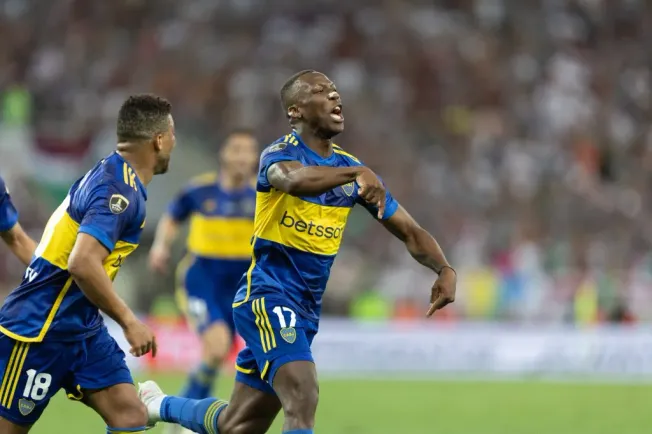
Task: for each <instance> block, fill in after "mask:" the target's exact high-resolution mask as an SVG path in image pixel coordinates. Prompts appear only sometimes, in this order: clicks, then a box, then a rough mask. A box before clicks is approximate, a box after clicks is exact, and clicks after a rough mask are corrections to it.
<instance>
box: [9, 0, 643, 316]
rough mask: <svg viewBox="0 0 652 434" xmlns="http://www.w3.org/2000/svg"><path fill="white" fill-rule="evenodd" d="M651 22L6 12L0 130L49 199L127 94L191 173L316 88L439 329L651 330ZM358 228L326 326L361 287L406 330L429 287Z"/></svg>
mask: <svg viewBox="0 0 652 434" xmlns="http://www.w3.org/2000/svg"><path fill="white" fill-rule="evenodd" d="M55 3H56V5H55ZM651 24H652V6H650V4H649V2H645V1H644V0H627V1H619V2H611V1H607V0H554V1H553V0H533V1H530V2H521V1H518V0H466V1H444V0H439V1H436V0H435V1H433V0H428V1H425V0H413V1H398V0H385V1H382V2H372V1H368V0H357V1H351V2H345V3H342V2H335V1H334V0H322V1H317V2H308V3H300V4H299V3H297V2H294V1H289V0H282V1H274V2H267V1H263V0H246V1H244V0H222V1H213V0H187V1H184V2H179V1H173V0H158V1H149V0H115V1H111V2H88V1H83V0H67V1H59V2H33V1H28V0H6V1H4V2H1V3H0V38H1V39H2V41H3V43H2V44H0V90H1V91H2V93H3V98H2V101H3V104H2V110H1V113H2V119H3V125H4V127H6V128H9V127H11V128H17V126H20V125H23V124H25V123H26V122H29V129H30V137H31V138H30V143H31V146H32V147H33V149H34V150H35V155H36V157H38V158H36V157H35V160H34V161H43V160H45V161H47V162H48V170H45V171H40V173H39V176H37V177H36V178H37V179H39V181H40V182H41V185H43V183H45V184H46V185H47V184H48V183H49V184H52V183H58V184H62V185H67V184H68V182H69V181H70V179H69V177H71V175H72V174H75V175H78V174H79V173H81V172H83V170H84V169H85V165H84V164H85V160H84V158H87V157H88V154H89V152H90V148H91V146H92V139H93V138H94V137H95V138H97V137H100V136H102V135H103V134H105V133H106V131H110V129H111V128H112V123H113V121H114V116H115V112H116V108H117V106H118V105H119V104H120V102H121V100H122V98H123V97H124V96H125V95H126V94H128V93H129V92H134V91H151V92H156V93H160V94H163V95H165V96H166V97H168V98H170V99H171V100H172V101H173V103H174V105H175V113H176V117H177V119H176V120H177V125H178V129H179V131H180V132H181V134H185V135H186V136H192V137H194V138H196V139H197V143H203V144H204V146H205V147H206V148H205V150H204V151H202V152H204V153H205V155H209V154H213V153H214V149H213V148H212V146H213V144H214V143H215V142H216V140H215V138H216V137H220V136H221V135H222V134H224V132H225V131H227V130H228V129H230V128H232V127H235V126H239V125H243V124H245V125H250V126H252V127H254V128H256V129H257V130H258V131H260V135H261V137H262V138H263V139H264V140H266V141H271V140H273V139H274V138H276V137H277V136H279V135H281V134H283V133H284V132H285V131H287V129H288V125H287V123H286V120H285V117H284V116H283V114H282V112H281V110H280V105H279V102H278V89H279V87H280V85H281V84H282V83H283V81H284V80H285V79H286V78H287V77H288V76H289V75H290V74H291V73H292V72H294V71H296V70H299V69H304V68H313V69H318V70H321V71H324V72H326V73H327V74H329V76H330V77H331V78H332V79H333V80H335V81H336V82H337V83H338V87H339V88H340V91H341V93H342V97H343V100H344V104H345V111H346V113H347V130H346V133H345V134H343V136H342V137H341V138H338V140H339V141H341V143H342V144H343V146H344V147H345V149H347V151H349V152H351V153H353V154H355V155H357V156H359V157H360V158H361V159H362V160H363V161H365V162H366V164H368V165H370V166H371V167H373V168H374V169H375V170H377V171H378V172H379V173H381V174H383V177H384V178H385V180H386V181H387V183H388V184H389V186H390V188H391V190H392V192H393V193H394V195H395V196H396V197H398V199H399V200H400V202H401V203H402V204H403V205H404V206H405V207H406V208H407V209H408V210H410V212H411V213H413V214H414V216H415V217H416V218H417V219H418V220H419V221H420V222H421V223H422V224H423V225H424V226H425V227H427V228H428V229H430V230H432V231H433V233H434V234H435V235H436V236H437V237H438V239H439V241H440V242H441V244H442V245H443V246H444V248H445V249H446V251H447V252H449V255H450V256H451V259H452V260H453V263H454V265H455V266H456V267H457V268H458V270H459V272H460V295H459V297H458V300H459V302H458V303H456V304H455V305H454V306H453V309H455V311H456V314H458V315H462V316H464V315H466V316H470V317H473V318H494V317H498V318H506V319H511V320H519V321H532V320H533V321H540V320H546V321H562V320H563V319H569V320H578V321H579V320H580V319H579V318H584V319H583V320H582V321H588V322H590V321H594V320H597V319H598V318H606V319H607V320H618V321H619V320H620V319H617V318H624V317H629V316H630V315H635V316H636V317H637V318H639V319H650V318H652V295H651V294H650V290H649V285H647V283H646V282H650V279H652V274H651V273H652V269H651V268H650V242H651V241H652V225H651V223H650V221H652V220H651V219H650V217H651V215H650V214H651V212H652V209H651V206H650V205H651V204H650V195H649V194H648V193H647V192H648V188H647V187H648V185H649V182H650V173H652V170H650V169H652V129H650V125H651V123H650V120H651V119H650V118H651V116H650V110H651V109H652V106H651V102H652V93H651V92H650V70H651V69H650V67H651V66H652V55H651V54H650V50H649V46H650V43H651V42H652V33H651V31H650V30H649V29H650V28H651V26H650V25H651ZM26 119H28V120H26ZM0 146H5V145H0ZM3 149H4V148H3ZM3 155H4V152H3ZM39 158H40V160H39ZM55 162H56V164H55ZM83 163H84V164H83ZM5 164H6V163H5V159H4V156H3V159H2V163H0V165H1V166H2V169H3V172H4V171H5V170H7V167H8V166H6V165H5ZM23 164H25V163H24V162H23ZM34 164H38V163H34ZM56 168H58V169H56ZM64 178H65V179H64ZM64 181H65V182H64ZM17 194H18V195H19V196H20V193H17ZM52 194H55V193H53V191H52V190H48V194H46V196H48V195H50V196H51V195H52ZM56 194H59V195H61V194H62V193H61V192H58V193H56ZM18 202H19V203H20V204H21V205H22V206H23V207H29V205H28V204H27V203H28V201H26V200H19V201H18ZM25 214H26V212H23V215H25ZM27 214H28V215H30V218H31V214H29V212H28V213H27ZM45 215H47V213H40V214H34V216H38V217H37V219H41V220H40V221H39V223H40V224H41V225H42V224H43V223H44V222H43V220H42V219H43V216H45ZM359 215H360V214H354V215H353V216H352V217H351V223H350V227H349V228H348V229H347V239H346V242H345V251H344V252H343V255H346V256H347V257H349V258H354V259H352V260H348V259H347V260H346V261H344V260H340V261H337V265H336V266H335V269H334V273H335V274H336V276H335V277H334V283H335V282H336V283H337V288H333V289H332V294H333V296H332V298H331V299H329V301H327V308H329V309H331V311H332V312H335V313H344V312H346V311H347V306H349V304H350V303H351V302H352V300H354V299H355V298H356V296H357V294H362V296H364V297H367V299H368V292H367V291H368V290H369V289H370V288H373V289H375V290H377V291H379V293H380V294H383V296H384V297H386V298H387V299H388V300H392V301H399V300H400V309H398V308H397V310H400V312H401V313H400V315H402V316H405V312H407V311H411V310H410V309H409V308H407V307H406V303H407V302H410V303H414V304H416V305H418V306H419V308H418V309H414V311H415V312H421V311H422V310H423V309H421V305H423V304H424V303H426V302H427V298H428V293H429V292H428V291H429V286H430V284H431V281H432V275H431V274H430V273H428V272H427V271H425V272H424V271H423V270H420V269H419V267H418V266H414V265H413V264H412V263H411V262H410V261H409V260H406V257H407V253H405V252H403V250H402V249H401V247H400V245H399V244H398V243H397V242H395V241H390V236H389V235H384V234H383V235H379V233H380V232H382V228H380V227H378V225H373V224H371V223H370V222H371V219H368V218H366V217H358V216H359ZM154 226H155V225H154V222H153V221H152V222H151V223H149V228H150V230H151V228H153V227H154ZM338 276H340V278H338ZM331 286H334V285H331ZM406 300H407V302H406ZM615 300H618V301H617V302H616V301H615ZM634 300H636V302H635V303H633V301H634ZM144 302H146V300H145V301H144ZM618 312H620V313H618ZM623 312H625V313H623Z"/></svg>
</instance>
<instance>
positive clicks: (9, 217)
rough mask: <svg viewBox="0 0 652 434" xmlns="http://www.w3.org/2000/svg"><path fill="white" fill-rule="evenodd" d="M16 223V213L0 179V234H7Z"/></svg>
mask: <svg viewBox="0 0 652 434" xmlns="http://www.w3.org/2000/svg"><path fill="white" fill-rule="evenodd" d="M17 222H18V211H16V208H15V207H14V204H13V203H12V202H11V197H10V196H9V191H7V187H6V186H5V182H4V180H3V179H2V178H1V177H0V232H7V231H8V230H10V229H11V228H13V227H14V226H15V225H16V223H17Z"/></svg>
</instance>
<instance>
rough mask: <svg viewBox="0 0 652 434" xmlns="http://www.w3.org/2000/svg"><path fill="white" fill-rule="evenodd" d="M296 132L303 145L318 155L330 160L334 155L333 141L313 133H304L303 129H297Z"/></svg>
mask: <svg viewBox="0 0 652 434" xmlns="http://www.w3.org/2000/svg"><path fill="white" fill-rule="evenodd" d="M296 131H297V133H298V134H299V136H300V137H301V140H302V141H303V143H304V144H305V145H306V146H307V147H309V148H310V149H312V150H313V151H315V152H316V153H317V155H319V156H321V157H323V158H328V157H330V156H331V154H332V153H333V142H331V139H325V138H323V137H319V136H317V135H316V134H313V133H311V132H307V131H302V130H301V129H297V130H296Z"/></svg>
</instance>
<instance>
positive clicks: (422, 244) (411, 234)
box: [381, 206, 457, 316]
mask: <svg viewBox="0 0 652 434" xmlns="http://www.w3.org/2000/svg"><path fill="white" fill-rule="evenodd" d="M381 223H382V224H383V226H385V228H386V229H387V230H388V231H390V232H391V233H392V234H393V235H394V236H395V237H396V238H398V239H399V240H401V241H403V242H404V243H405V246H406V247H407V250H408V252H410V255H412V257H413V258H414V259H416V260H417V261H418V262H419V263H420V264H421V265H423V266H425V267H428V268H430V269H431V270H433V271H434V272H435V273H437V274H438V275H439V277H438V278H437V280H436V281H435V283H434V284H433V286H432V290H431V295H430V308H429V309H428V312H427V314H426V315H427V316H431V315H432V314H433V313H435V311H436V310H439V309H441V308H443V307H444V306H446V305H447V304H450V303H452V302H453V301H455V290H456V285H457V275H456V273H455V271H454V270H453V269H452V268H451V266H450V265H449V264H448V261H447V260H446V256H445V255H444V252H443V251H442V250H441V247H439V244H438V243H437V240H435V239H434V238H433V236H432V235H430V233H429V232H428V231H426V230H425V229H423V228H422V227H421V226H419V224H418V223H417V222H416V221H415V220H414V218H412V216H411V215H410V214H408V212H407V211H406V210H405V209H404V208H403V207H402V206H399V208H398V210H396V212H395V213H394V215H392V216H391V217H390V218H389V219H387V220H382V221H381Z"/></svg>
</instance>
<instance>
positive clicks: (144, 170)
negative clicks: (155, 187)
mask: <svg viewBox="0 0 652 434" xmlns="http://www.w3.org/2000/svg"><path fill="white" fill-rule="evenodd" d="M116 152H117V153H118V154H119V155H120V156H121V157H122V158H124V159H125V161H127V162H128V163H129V165H130V166H131V168H132V169H134V172H136V176H137V177H138V179H140V182H141V183H142V184H143V185H145V186H146V185H148V184H149V183H150V182H151V181H152V178H153V177H154V169H153V168H152V163H151V162H150V161H149V158H148V156H145V155H139V153H138V152H135V151H129V150H119V151H116Z"/></svg>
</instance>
